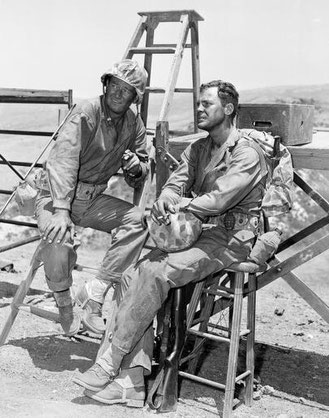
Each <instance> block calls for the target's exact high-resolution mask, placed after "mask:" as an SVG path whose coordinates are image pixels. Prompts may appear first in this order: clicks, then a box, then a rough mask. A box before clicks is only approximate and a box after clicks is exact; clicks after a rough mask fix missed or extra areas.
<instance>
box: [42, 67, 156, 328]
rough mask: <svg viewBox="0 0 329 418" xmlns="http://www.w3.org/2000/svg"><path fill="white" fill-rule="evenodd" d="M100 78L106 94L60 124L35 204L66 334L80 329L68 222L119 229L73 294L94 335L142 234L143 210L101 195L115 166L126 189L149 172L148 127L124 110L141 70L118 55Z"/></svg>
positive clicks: (141, 80) (140, 81)
mask: <svg viewBox="0 0 329 418" xmlns="http://www.w3.org/2000/svg"><path fill="white" fill-rule="evenodd" d="M101 81H102V84H103V93H104V94H103V95H101V96H100V97H97V98H95V99H93V100H85V101H83V102H81V103H80V104H78V105H76V107H75V109H74V110H73V112H72V114H71V115H70V117H69V118H68V120H67V121H66V123H65V124H64V126H63V127H62V128H61V130H60V132H59V134H58V137H57V139H56V142H55V144H54V146H53V148H52V150H51V152H50V154H49V157H48V159H47V162H46V165H45V175H44V180H43V181H42V186H41V190H40V192H39V196H38V199H37V203H36V215H37V220H38V226H39V229H40V232H41V235H42V238H43V247H42V249H41V252H40V256H41V258H42V260H43V262H44V269H45V275H46V280H47V283H48V286H49V288H50V289H51V290H52V291H53V292H54V297H55V299H56V303H57V305H58V308H59V315H60V322H61V325H62V327H63V330H64V332H65V334H66V335H74V334H75V333H76V332H78V330H79V327H80V322H81V318H80V315H78V314H77V312H76V311H75V310H73V303H72V298H71V294H70V287H71V285H72V275H71V273H72V270H73V267H74V265H75V263H76V258H77V255H76V251H75V250H76V247H75V243H74V225H79V226H82V227H90V228H94V229H98V230H101V231H106V232H110V231H111V230H112V229H114V228H117V227H119V226H122V228H121V229H120V230H118V232H117V234H116V235H115V236H114V237H113V239H112V244H111V247H110V248H109V250H108V251H107V253H106V255H105V257H104V260H103V263H102V266H101V267H100V269H99V272H98V275H97V276H96V278H95V279H94V280H92V281H90V282H88V283H87V284H86V286H85V287H83V288H82V289H80V290H79V292H78V294H77V299H78V301H80V303H81V304H82V305H83V307H84V311H83V317H82V321H83V323H84V325H85V326H86V327H87V328H89V329H90V330H91V331H93V332H97V333H101V332H104V328H105V327H104V322H103V319H102V315H101V308H102V303H103V299H104V295H105V293H106V290H107V289H108V285H109V284H110V283H111V282H113V281H116V280H119V279H120V277H121V273H122V271H123V270H124V269H125V268H126V267H127V266H128V265H130V264H131V263H132V262H134V261H135V257H137V256H138V254H139V251H140V248H141V246H142V245H143V242H144V239H145V235H146V232H145V229H144V227H143V225H142V222H141V219H142V213H141V211H140V210H139V209H138V208H137V207H135V206H133V205H132V204H130V203H128V202H126V201H124V200H121V199H118V198H117V197H113V196H110V195H108V194H103V192H104V190H105V189H106V188H107V183H108V181H109V179H110V178H111V177H112V176H113V175H114V174H116V173H117V172H118V170H119V169H120V168H122V169H123V172H124V177H125V180H126V182H127V183H128V184H129V185H130V186H132V187H138V186H140V185H141V184H142V183H143V181H144V178H145V176H146V175H147V172H148V164H147V160H148V155H147V151H146V130H145V127H144V125H143V122H142V120H141V118H140V116H139V112H138V108H137V114H136V113H135V112H134V111H133V110H132V109H130V106H131V104H132V103H135V104H136V105H139V104H140V103H141V100H142V97H143V93H144V90H145V86H146V81H147V73H146V71H145V70H144V68H141V67H140V66H139V64H138V63H137V62H135V61H132V60H123V61H121V62H119V63H117V64H115V65H114V66H113V68H112V69H111V70H110V71H108V72H106V73H105V74H104V75H103V76H102V78H101Z"/></svg>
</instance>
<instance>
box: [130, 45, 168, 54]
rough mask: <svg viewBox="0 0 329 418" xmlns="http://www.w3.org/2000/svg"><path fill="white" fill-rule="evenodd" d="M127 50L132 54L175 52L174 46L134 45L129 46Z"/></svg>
mask: <svg viewBox="0 0 329 418" xmlns="http://www.w3.org/2000/svg"><path fill="white" fill-rule="evenodd" d="M129 52H132V53H133V54H174V53H175V52H176V48H165V47H155V46H148V47H143V48H141V47H139V48H138V47H136V48H130V49H129Z"/></svg>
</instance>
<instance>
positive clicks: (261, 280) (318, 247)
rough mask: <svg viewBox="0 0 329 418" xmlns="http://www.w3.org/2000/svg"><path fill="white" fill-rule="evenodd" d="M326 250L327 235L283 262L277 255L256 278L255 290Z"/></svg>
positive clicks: (327, 245) (327, 246) (327, 243)
mask: <svg viewBox="0 0 329 418" xmlns="http://www.w3.org/2000/svg"><path fill="white" fill-rule="evenodd" d="M328 248H329V234H327V235H325V236H324V237H322V238H320V239H319V240H317V241H316V242H313V243H312V244H310V245H308V246H306V247H305V248H304V249H302V250H301V251H299V252H297V253H296V254H294V255H292V256H291V257H289V258H287V259H286V260H284V261H280V258H281V256H280V254H277V255H276V256H275V260H274V261H273V262H271V263H270V265H271V268H270V269H269V270H267V271H265V272H264V273H262V274H261V275H259V276H258V278H257V289H261V288H262V287H264V286H266V285H268V284H269V283H272V282H273V281H274V280H276V279H278V278H279V277H284V276H285V275H286V274H288V273H289V272H290V271H292V270H294V269H295V268H297V267H300V266H301V265H303V264H304V263H306V262H307V261H309V260H312V259H313V258H314V257H316V256H317V255H319V254H321V253H323V252H324V251H326V250H327V249H328Z"/></svg>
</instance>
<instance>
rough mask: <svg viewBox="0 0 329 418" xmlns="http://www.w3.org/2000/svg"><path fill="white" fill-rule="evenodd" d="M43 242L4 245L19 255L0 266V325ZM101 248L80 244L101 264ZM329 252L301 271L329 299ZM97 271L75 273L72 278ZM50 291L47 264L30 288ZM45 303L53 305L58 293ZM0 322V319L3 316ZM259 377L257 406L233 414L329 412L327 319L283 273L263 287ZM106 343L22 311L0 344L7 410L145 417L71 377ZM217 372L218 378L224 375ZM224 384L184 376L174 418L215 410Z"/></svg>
mask: <svg viewBox="0 0 329 418" xmlns="http://www.w3.org/2000/svg"><path fill="white" fill-rule="evenodd" d="M36 245H37V244H36V243H32V244H28V245H25V246H24V247H20V248H17V249H14V250H10V251H7V252H5V253H2V254H0V260H3V259H6V260H9V261H11V262H12V263H13V265H14V270H13V271H12V272H7V271H1V272H0V324H3V323H4V321H5V319H6V318H7V316H8V314H9V311H10V303H11V302H12V297H13V294H14V293H15V291H16V289H17V286H18V284H19V283H20V281H21V280H22V279H23V278H24V275H25V274H26V271H27V267H28V263H29V260H30V258H31V255H32V253H33V251H34V249H35V247H36ZM102 256H103V250H100V249H95V250H91V249H90V248H83V247H82V248H81V249H80V250H79V260H78V261H79V263H80V264H83V265H89V266H97V265H98V262H99V261H100V260H101V258H102ZM328 258H329V257H328V254H324V255H323V256H321V257H317V258H316V259H315V260H313V262H311V263H308V264H307V265H306V267H305V266H304V268H303V271H302V272H301V277H302V278H303V280H304V281H305V282H306V283H308V284H312V289H313V290H314V291H315V292H317V293H318V294H319V295H321V297H322V298H323V299H324V300H325V302H326V303H329V283H328V281H326V280H324V278H325V277H326V272H327V271H328V267H329V260H328ZM88 278H90V276H89V275H88V274H87V273H85V272H74V287H76V286H79V285H80V284H81V283H83V281H85V280H88ZM46 291H47V287H46V284H45V281H44V278H43V274H42V271H40V272H38V274H37V277H36V279H35V280H34V282H33V284H32V288H31V291H30V293H29V295H30V298H34V297H37V296H38V297H39V296H40V295H43V294H44V292H46ZM42 304H43V305H47V306H48V308H49V309H54V303H53V300H52V299H51V298H46V299H45V300H44V302H43V303H42ZM1 327H2V325H1ZM256 340H257V345H256V376H257V378H258V380H259V382H260V384H259V385H258V390H257V391H256V393H255V401H254V405H253V406H252V407H251V408H249V407H246V406H245V405H243V403H241V404H239V405H238V406H237V408H236V409H235V411H234V414H233V416H234V417H236V418H247V417H248V418H256V417H258V418H272V417H273V418H302V417H303V418H317V417H319V418H322V417H323V418H324V417H327V418H328V417H329V388H328V386H329V385H328V382H329V325H328V324H327V323H326V322H325V321H324V320H323V319H321V318H320V317H319V315H318V314H316V313H315V312H314V311H313V310H312V309H311V308H310V307H309V306H308V305H307V304H306V303H305V302H304V301H303V300H302V299H301V298H300V297H299V296H298V295H297V294H296V293H295V292H294V291H293V290H291V288H290V287H289V286H288V285H287V284H286V283H285V282H284V281H283V280H282V279H279V280H277V281H276V282H274V283H272V284H271V285H268V286H267V287H266V288H264V289H262V290H260V291H258V292H257V320H256ZM98 347H99V341H98V340H95V339H84V340H83V339H70V338H67V337H64V336H62V335H61V329H60V326H59V325H58V324H56V323H53V322H49V321H46V320H44V319H42V318H39V317H37V316H35V315H31V314H27V313H23V312H21V313H19V315H18V317H17V319H16V322H15V324H14V326H13V328H12V330H11V332H10V335H9V337H8V338H7V342H6V344H5V345H3V346H2V347H1V348H0V376H1V379H0V399H1V402H0V417H4V418H5V417H6V418H7V417H12V418H18V417H47V418H48V417H49V418H50V417H56V418H66V417H86V418H87V417H93V418H97V417H103V416H107V417H116V418H121V417H136V418H139V417H148V416H151V415H154V413H153V412H152V411H150V410H148V409H147V408H144V409H143V410H137V409H129V408H126V407H123V406H106V405H102V404H100V403H98V402H96V401H93V400H91V399H88V398H86V397H84V396H83V394H82V390H81V388H79V387H78V386H76V385H75V384H74V383H73V382H72V378H73V376H74V374H75V373H76V372H77V371H82V372H83V371H85V370H86V369H88V368H89V367H90V366H91V365H92V364H93V362H94V359H95V357H96V353H97V350H98ZM225 354H226V353H225V350H224V351H223V350H222V349H217V348H213V347H210V348H209V349H208V351H207V353H206V355H205V359H204V363H203V366H202V368H201V370H200V373H202V374H203V375H205V376H207V377H208V378H211V377H212V376H220V374H221V373H222V372H223V369H225V360H224V358H225ZM218 380H220V377H219V378H218ZM222 403H223V393H222V392H221V391H218V390H215V389H210V388H209V387H207V386H203V385H200V384H197V383H192V382H190V381H187V380H184V381H183V382H182V385H181V390H180V399H179V402H178V408H177V411H176V412H172V413H168V414H164V416H168V417H169V418H173V417H175V418H176V417H186V418H187V417H193V418H206V417H207V418H208V417H218V416H220V415H221V411H222Z"/></svg>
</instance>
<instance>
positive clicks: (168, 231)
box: [147, 212, 202, 253]
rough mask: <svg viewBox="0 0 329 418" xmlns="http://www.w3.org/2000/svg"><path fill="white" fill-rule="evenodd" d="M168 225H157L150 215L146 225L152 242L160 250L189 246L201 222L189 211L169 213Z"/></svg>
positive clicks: (173, 250) (195, 239)
mask: <svg viewBox="0 0 329 418" xmlns="http://www.w3.org/2000/svg"><path fill="white" fill-rule="evenodd" d="M170 221H171V222H170V224H169V225H164V224H161V225H158V224H157V223H155V222H154V221H153V219H152V218H151V217H148V218H147V226H148V230H149V233H150V237H151V238H152V240H153V241H154V244H155V245H156V246H157V247H158V248H159V249H160V250H162V251H165V252H167V253H172V252H175V251H180V250H184V249H186V248H189V247H191V245H193V244H194V243H195V242H196V241H197V239H198V238H199V236H200V234H201V232H202V222H201V220H200V219H198V218H197V217H196V216H195V215H193V213H191V212H176V213H173V214H170Z"/></svg>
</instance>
